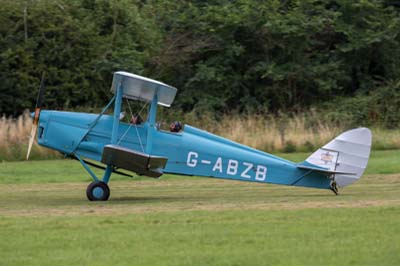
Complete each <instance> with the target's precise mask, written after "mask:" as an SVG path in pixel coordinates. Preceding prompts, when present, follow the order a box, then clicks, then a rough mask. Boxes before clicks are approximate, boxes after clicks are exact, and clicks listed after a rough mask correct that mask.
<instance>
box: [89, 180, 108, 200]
mask: <svg viewBox="0 0 400 266" xmlns="http://www.w3.org/2000/svg"><path fill="white" fill-rule="evenodd" d="M86 196H87V198H88V200H90V201H106V200H108V198H109V197H110V188H109V187H108V185H107V184H106V183H104V182H101V181H97V182H92V183H90V184H89V186H88V187H87V189H86Z"/></svg>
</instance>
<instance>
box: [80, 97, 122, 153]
mask: <svg viewBox="0 0 400 266" xmlns="http://www.w3.org/2000/svg"><path fill="white" fill-rule="evenodd" d="M115 97H116V96H115V95H114V96H113V97H112V99H111V100H110V101H109V102H108V104H107V105H106V107H104V108H103V110H102V111H101V113H100V114H99V115H98V116H97V117H96V119H95V120H94V121H93V123H92V124H91V125H90V127H89V128H88V129H87V131H86V133H85V134H84V135H83V136H82V137H81V139H80V141H78V142H77V143H76V145H75V147H74V148H73V151H72V152H74V151H75V150H76V148H77V147H78V146H79V144H81V142H82V141H83V140H84V139H85V137H86V136H87V134H88V133H89V132H90V130H92V129H93V127H94V126H95V125H96V124H97V122H98V121H99V120H100V118H101V117H102V116H103V114H104V113H105V112H106V111H107V110H108V108H110V106H111V104H112V103H113V102H114V100H115Z"/></svg>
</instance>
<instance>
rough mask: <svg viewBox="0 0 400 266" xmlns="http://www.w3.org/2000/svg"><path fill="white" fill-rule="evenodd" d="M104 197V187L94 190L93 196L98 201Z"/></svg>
mask: <svg viewBox="0 0 400 266" xmlns="http://www.w3.org/2000/svg"><path fill="white" fill-rule="evenodd" d="M103 195H104V190H103V188H102V187H95V188H94V189H93V196H94V197H95V198H96V199H101V198H102V197H103Z"/></svg>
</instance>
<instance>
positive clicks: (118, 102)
mask: <svg viewBox="0 0 400 266" xmlns="http://www.w3.org/2000/svg"><path fill="white" fill-rule="evenodd" d="M121 104H122V83H121V84H119V86H118V88H117V93H116V94H115V105H114V119H113V127H112V134H111V144H116V143H117V140H118V131H119V115H120V113H121Z"/></svg>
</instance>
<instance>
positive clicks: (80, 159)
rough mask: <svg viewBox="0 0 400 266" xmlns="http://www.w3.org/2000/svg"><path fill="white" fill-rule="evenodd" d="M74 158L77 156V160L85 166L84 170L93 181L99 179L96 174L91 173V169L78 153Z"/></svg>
mask: <svg viewBox="0 0 400 266" xmlns="http://www.w3.org/2000/svg"><path fill="white" fill-rule="evenodd" d="M75 157H76V158H78V160H79V162H80V163H81V164H82V166H83V167H84V168H85V170H86V171H87V172H88V173H89V174H90V175H91V176H92V178H93V180H94V181H95V182H98V181H99V179H98V178H97V176H96V175H95V174H94V173H93V171H92V170H91V169H90V167H89V166H88V165H87V164H86V163H85V162H84V161H83V160H82V158H81V157H80V156H79V155H75Z"/></svg>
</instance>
